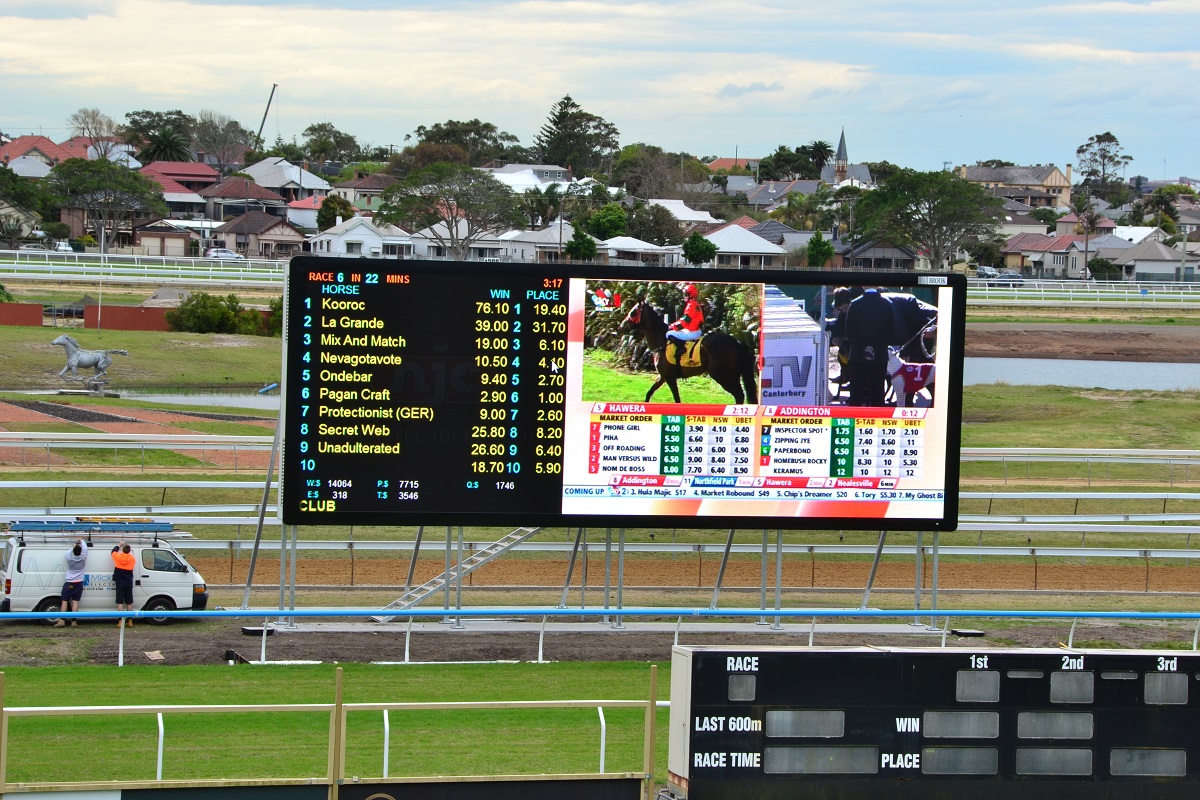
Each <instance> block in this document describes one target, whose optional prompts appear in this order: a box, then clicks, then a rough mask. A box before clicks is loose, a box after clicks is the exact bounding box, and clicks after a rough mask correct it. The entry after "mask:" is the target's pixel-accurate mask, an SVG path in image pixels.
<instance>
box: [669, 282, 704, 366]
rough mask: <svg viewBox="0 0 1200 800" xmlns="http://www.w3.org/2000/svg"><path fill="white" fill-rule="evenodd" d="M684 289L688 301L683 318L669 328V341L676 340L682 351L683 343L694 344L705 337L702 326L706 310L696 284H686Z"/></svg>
mask: <svg viewBox="0 0 1200 800" xmlns="http://www.w3.org/2000/svg"><path fill="white" fill-rule="evenodd" d="M682 288H683V296H684V298H685V300H686V305H684V307H683V316H681V317H680V318H679V319H677V320H675V321H674V322H672V323H671V324H670V325H669V326H668V327H667V341H670V340H671V339H674V340H675V341H676V343H677V347H678V348H679V349H680V350H682V349H683V344H682V343H683V342H694V341H696V340H697V339H699V338H700V337H701V336H702V335H703V332H702V331H701V330H700V326H702V325H703V324H704V309H703V308H701V306H700V291H699V290H698V289H697V288H696V285H695V284H694V283H687V284H684V285H683V287H682ZM692 347H695V345H692ZM689 355H690V351H689Z"/></svg>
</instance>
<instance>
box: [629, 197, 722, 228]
mask: <svg viewBox="0 0 1200 800" xmlns="http://www.w3.org/2000/svg"><path fill="white" fill-rule="evenodd" d="M646 204H647V205H652V206H662V207H663V208H665V209H666V210H667V211H670V212H671V216H673V217H674V218H675V219H676V220H678V222H679V227H680V228H686V227H687V226H689V225H695V224H696V223H702V222H703V223H718V222H720V221H721V220H719V219H717V218H716V217H714V216H713V215H712V214H710V213H708V212H707V211H697V210H695V209H694V208H688V207H687V206H686V205H684V202H683V201H682V200H647V201H646Z"/></svg>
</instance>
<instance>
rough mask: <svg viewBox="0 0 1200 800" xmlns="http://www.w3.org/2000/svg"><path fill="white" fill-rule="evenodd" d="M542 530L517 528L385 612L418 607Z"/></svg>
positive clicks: (411, 591)
mask: <svg viewBox="0 0 1200 800" xmlns="http://www.w3.org/2000/svg"><path fill="white" fill-rule="evenodd" d="M540 530H541V528H540V527H538V528H517V529H516V530H515V531H513V532H511V533H509V534H508V535H506V536H504V537H503V538H502V539H498V540H496V541H494V542H492V543H491V544H489V545H488V546H487V547H484V548H483V549H481V550H479V551H478V552H476V553H475V554H474V555H472V556H471V557H470V558H465V559H463V560H462V562H460V563H458V564H455V565H454V566H453V567H451V568H450V571H449V572H443V573H442V574H441V575H438V576H437V577H436V578H431V579H430V580H428V581H426V582H425V583H423V584H421V585H420V586H414V587H413V588H411V589H409V590H408V591H407V592H405V593H404V595H403V596H402V597H400V598H399V599H398V600H394V601H392V602H391V603H389V604H388V605H386V606H384V610H386V611H393V610H403V609H406V608H412V607H413V606H415V605H417V604H418V603H420V602H421V601H422V600H424V599H425V598H426V597H429V596H430V595H431V594H435V593H436V592H438V591H440V590H441V589H442V588H443V587H444V586H445V585H446V583H447V582H453V581H456V580H458V579H459V577H461V576H463V575H466V574H468V573H470V572H474V571H475V570H477V569H479V568H480V567H482V566H483V565H484V564H487V563H488V562H490V561H493V560H495V559H497V558H499V557H500V556H502V555H504V554H505V553H507V552H508V551H509V550H511V549H512V548H514V547H516V546H517V545H518V544H520V543H521V542H523V541H525V540H526V539H528V538H529V537H530V536H533V535H534V534H535V533H537V532H539V531H540ZM413 558H416V552H415V551H414V553H413ZM371 619H373V620H375V621H376V622H390V621H392V620H393V619H395V617H393V616H387V617H385V616H378V617H371Z"/></svg>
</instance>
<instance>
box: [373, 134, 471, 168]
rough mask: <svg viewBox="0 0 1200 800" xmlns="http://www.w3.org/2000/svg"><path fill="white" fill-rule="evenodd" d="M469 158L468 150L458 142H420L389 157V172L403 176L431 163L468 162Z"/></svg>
mask: <svg viewBox="0 0 1200 800" xmlns="http://www.w3.org/2000/svg"><path fill="white" fill-rule="evenodd" d="M467 160H468V159H467V151H466V150H463V149H462V148H461V147H459V146H458V145H456V144H441V143H438V142H420V143H419V144H415V145H409V146H408V147H406V148H404V149H403V150H401V151H400V152H399V153H393V154H392V156H391V157H390V158H389V159H388V163H387V173H388V174H389V175H396V176H402V175H407V174H408V173H410V172H412V171H413V170H417V169H424V168H425V167H428V166H429V165H431V164H438V163H453V164H466V163H467Z"/></svg>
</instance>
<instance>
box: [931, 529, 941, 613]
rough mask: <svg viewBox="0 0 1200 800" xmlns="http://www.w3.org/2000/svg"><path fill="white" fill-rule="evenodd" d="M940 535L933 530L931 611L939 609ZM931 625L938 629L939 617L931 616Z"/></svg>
mask: <svg viewBox="0 0 1200 800" xmlns="http://www.w3.org/2000/svg"><path fill="white" fill-rule="evenodd" d="M938 535H939V531H934V532H933V572H932V574H931V575H930V576H929V580H930V586H931V589H932V594H931V595H930V600H929V610H930V611H937V608H938V598H937V594H938ZM929 627H930V629H932V630H937V617H935V616H931V617H930V618H929Z"/></svg>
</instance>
